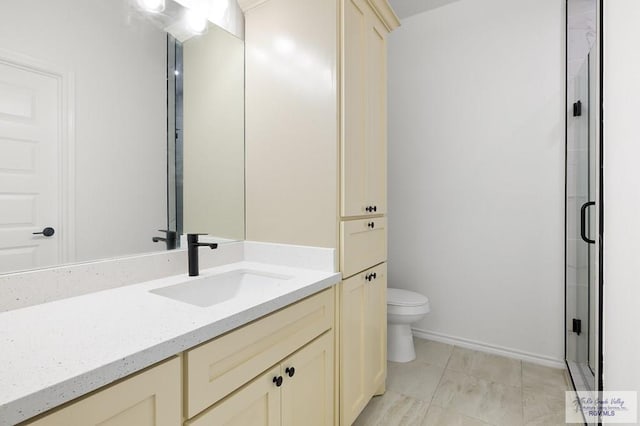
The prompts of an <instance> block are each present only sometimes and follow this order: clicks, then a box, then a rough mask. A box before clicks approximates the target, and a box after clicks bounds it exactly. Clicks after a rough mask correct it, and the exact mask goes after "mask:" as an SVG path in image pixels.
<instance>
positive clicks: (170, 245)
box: [151, 229, 178, 250]
mask: <svg viewBox="0 0 640 426" xmlns="http://www.w3.org/2000/svg"><path fill="white" fill-rule="evenodd" d="M158 232H164V233H166V234H167V237H166V238H162V237H153V238H151V241H153V242H154V243H159V242H160V241H164V243H165V244H166V245H167V250H175V249H176V248H177V247H178V234H177V233H176V231H169V230H166V229H158Z"/></svg>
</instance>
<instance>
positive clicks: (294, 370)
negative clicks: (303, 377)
mask: <svg viewBox="0 0 640 426" xmlns="http://www.w3.org/2000/svg"><path fill="white" fill-rule="evenodd" d="M284 372H285V373H287V374H288V375H289V377H293V375H294V374H296V369H295V368H294V367H287V369H286V370H284Z"/></svg>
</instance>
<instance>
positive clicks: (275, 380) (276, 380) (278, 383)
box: [273, 376, 282, 387]
mask: <svg viewBox="0 0 640 426" xmlns="http://www.w3.org/2000/svg"><path fill="white" fill-rule="evenodd" d="M273 383H275V384H276V386H277V387H280V386H282V376H276V377H274V378H273Z"/></svg>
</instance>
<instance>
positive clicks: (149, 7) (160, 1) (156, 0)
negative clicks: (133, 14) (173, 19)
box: [137, 0, 166, 13]
mask: <svg viewBox="0 0 640 426" xmlns="http://www.w3.org/2000/svg"><path fill="white" fill-rule="evenodd" d="M137 1H138V6H139V7H140V8H141V9H142V10H144V11H146V12H150V13H160V12H163V11H164V8H165V6H166V5H165V0H137Z"/></svg>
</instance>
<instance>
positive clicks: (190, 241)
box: [187, 234, 218, 277]
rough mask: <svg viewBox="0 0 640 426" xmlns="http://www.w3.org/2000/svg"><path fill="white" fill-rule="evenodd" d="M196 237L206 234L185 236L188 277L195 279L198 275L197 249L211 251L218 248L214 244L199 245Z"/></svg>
mask: <svg viewBox="0 0 640 426" xmlns="http://www.w3.org/2000/svg"><path fill="white" fill-rule="evenodd" d="M198 235H206V234H187V254H188V256H189V276H190V277H197V276H198V275H199V274H200V271H199V269H200V268H199V267H198V247H209V248H210V249H211V250H213V249H216V248H218V244H216V243H199V242H198Z"/></svg>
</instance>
